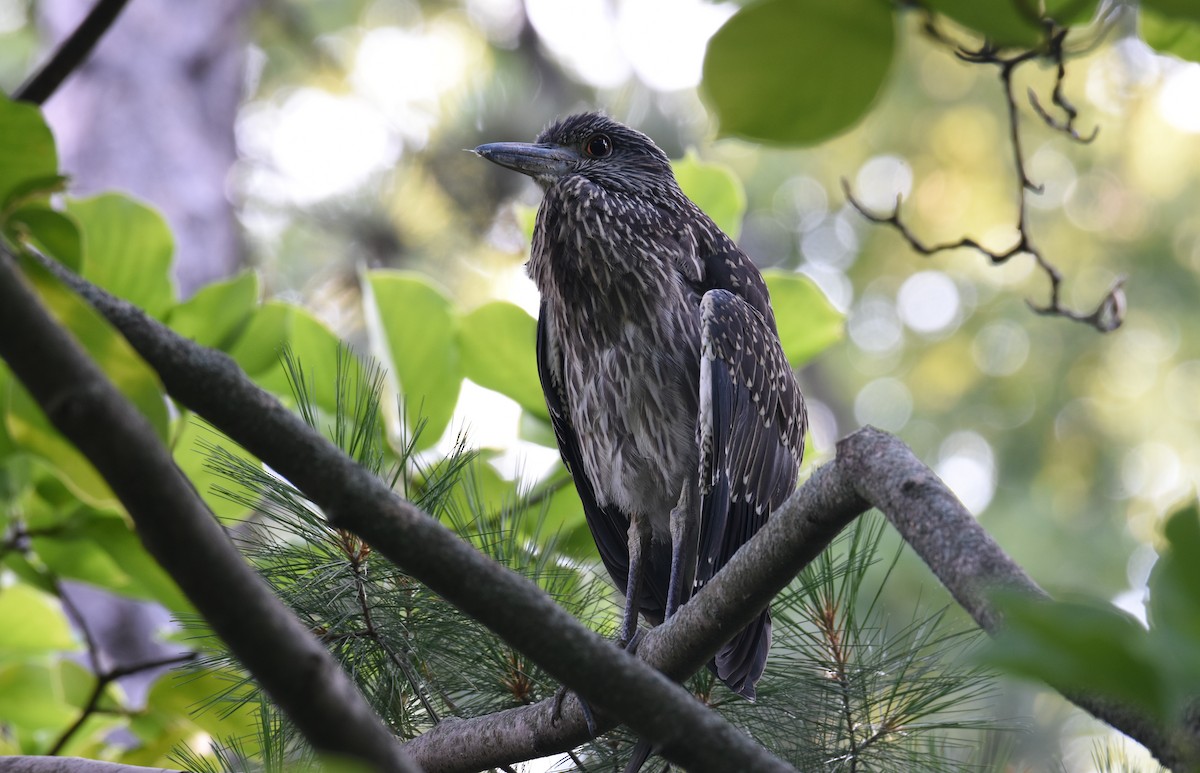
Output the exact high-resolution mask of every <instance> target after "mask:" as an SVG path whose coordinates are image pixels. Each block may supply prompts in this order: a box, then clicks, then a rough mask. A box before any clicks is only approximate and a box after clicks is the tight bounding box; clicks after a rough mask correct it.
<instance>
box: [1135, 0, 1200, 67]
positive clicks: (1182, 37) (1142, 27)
mask: <svg viewBox="0 0 1200 773" xmlns="http://www.w3.org/2000/svg"><path fill="white" fill-rule="evenodd" d="M1198 21H1200V20H1198ZM1138 30H1139V31H1140V32H1141V35H1142V40H1145V41H1146V45H1148V46H1150V47H1151V48H1153V49H1154V50H1155V51H1157V52H1158V53H1160V54H1171V55H1172V56H1177V57H1179V58H1180V59H1186V60H1188V61H1191V62H1200V23H1197V22H1191V21H1187V20H1185V19H1182V18H1174V17H1169V16H1164V15H1163V14H1160V13H1155V12H1154V11H1153V10H1151V9H1150V8H1147V7H1143V8H1142V9H1141V11H1140V13H1139V14H1138Z"/></svg>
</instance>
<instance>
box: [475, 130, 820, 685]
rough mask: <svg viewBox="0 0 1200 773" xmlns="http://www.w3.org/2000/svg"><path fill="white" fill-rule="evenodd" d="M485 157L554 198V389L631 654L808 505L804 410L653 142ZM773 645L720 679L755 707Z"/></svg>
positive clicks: (758, 644) (748, 283)
mask: <svg viewBox="0 0 1200 773" xmlns="http://www.w3.org/2000/svg"><path fill="white" fill-rule="evenodd" d="M474 152H475V153H476V154H477V155H478V156H481V157H482V158H484V159H487V160H488V161H491V162H493V163H495V164H498V165H500V166H502V167H505V168H508V169H511V170H514V171H517V172H520V173H522V174H525V175H528V176H529V177H531V178H533V180H534V181H535V182H536V183H537V184H538V185H539V187H540V188H541V190H542V193H543V197H542V202H541V205H540V207H539V208H538V213H537V219H536V224H535V227H534V232H533V240H532V245H531V249H530V257H529V261H528V263H527V264H526V269H527V272H528V274H529V276H530V277H531V278H532V279H533V282H534V283H535V284H536V285H537V289H538V291H539V294H540V298H541V301H540V307H539V312H538V321H537V341H536V345H537V367H538V375H539V378H540V381H541V386H542V391H543V392H544V394H545V398H546V407H547V409H548V412H549V415H550V420H551V423H552V424H553V428H554V433H555V437H556V440H557V443H558V448H559V452H560V454H561V456H562V460H563V463H564V464H565V466H566V467H567V469H568V470H569V472H570V473H571V476H572V478H573V480H574V484H575V487H576V490H577V491H578V493H579V498H580V501H581V502H582V504H583V511H584V516H585V518H586V521H587V524H588V527H589V529H590V531H591V533H592V536H593V538H594V539H595V542H596V547H597V550H598V552H599V554H600V558H601V561H602V563H603V564H604V567H605V569H606V570H607V572H608V574H609V576H610V577H611V578H612V581H613V584H614V585H616V587H617V588H618V589H619V590H620V591H621V592H622V593H623V594H624V596H625V610H624V615H623V618H622V623H621V629H620V634H619V643H621V644H622V645H625V646H629V645H632V644H634V643H635V641H636V638H637V634H638V618H639V615H640V616H641V617H643V618H644V619H645V620H646V621H647V622H648V623H650V625H652V626H653V625H659V624H661V623H662V622H663V621H664V620H665V619H667V618H669V617H671V616H672V615H673V614H674V613H675V611H676V610H677V609H678V608H679V607H680V606H681V605H683V604H684V603H686V602H687V601H688V599H689V598H690V597H691V595H692V594H693V592H694V591H696V590H698V589H699V588H700V587H702V586H703V585H704V584H706V583H707V582H708V581H709V580H711V579H712V577H713V576H714V575H715V574H716V573H717V572H718V571H719V570H720V569H721V568H722V567H723V566H724V565H725V564H726V563H727V562H728V561H729V559H730V557H731V556H732V555H733V554H734V553H735V552H736V551H737V549H738V548H739V547H741V546H742V545H743V544H744V543H745V542H746V541H747V540H749V539H750V538H751V537H752V536H753V535H754V534H755V532H757V531H758V529H759V528H760V527H761V526H762V525H763V524H764V523H765V522H766V520H767V518H768V517H769V516H770V514H771V513H772V512H773V511H774V510H776V509H777V508H778V507H779V506H780V505H781V504H782V503H783V501H784V500H785V499H786V498H787V497H788V495H789V494H790V493H791V492H792V491H793V490H794V489H795V487H796V481H797V476H798V471H799V466H800V462H801V459H802V456H803V453H804V436H805V430H806V426H807V415H806V412H805V405H804V397H803V395H802V394H801V391H800V387H799V385H798V384H797V382H796V378H795V374H794V373H793V371H792V369H791V367H790V365H789V363H788V360H787V357H786V355H785V354H784V351H783V347H782V345H781V344H780V341H779V334H778V330H777V327H776V323H775V316H774V313H773V311H772V309H771V304H770V296H769V293H768V290H767V286H766V283H765V282H764V280H763V277H762V275H761V273H760V272H759V270H758V269H757V268H756V267H755V265H754V263H753V261H752V260H751V259H750V258H749V257H748V256H747V255H746V253H745V252H743V251H742V250H741V249H740V248H739V247H738V246H737V245H736V243H735V242H734V240H733V239H731V238H730V237H729V236H728V235H727V234H725V233H724V232H723V231H722V230H721V229H720V228H719V227H718V226H717V225H716V224H715V223H714V222H713V221H712V219H711V218H709V217H708V216H707V215H706V214H705V213H704V212H703V211H701V209H700V208H699V207H698V206H697V205H696V204H695V203H693V202H692V201H691V200H690V199H689V198H688V197H687V196H686V195H685V194H684V193H683V191H682V190H681V189H680V187H679V184H678V182H677V181H676V179H675V175H674V172H673V170H672V167H671V162H670V160H669V159H668V157H667V155H666V153H664V152H663V151H662V150H661V149H660V148H659V147H658V146H657V145H656V144H655V143H654V141H653V140H651V139H650V138H649V137H648V136H646V135H645V134H643V133H642V132H640V131H637V130H636V129H633V128H631V127H629V126H626V125H624V124H622V123H620V122H618V121H616V120H615V119H613V118H610V117H608V116H607V115H605V114H603V113H600V112H584V113H579V114H575V115H571V116H568V117H566V118H563V119H561V120H557V121H555V122H553V123H551V124H550V125H549V126H547V128H545V129H544V130H543V131H542V132H541V133H540V134H539V135H538V136H537V138H536V140H535V141H534V142H533V143H523V142H493V143H488V144H484V145H480V146H479V147H477V148H475V150H474ZM770 642H771V616H770V611H769V610H763V611H762V613H761V614H760V615H759V616H758V617H757V618H756V619H755V620H754V621H753V622H751V623H750V624H749V625H748V626H747V627H746V628H745V629H743V630H742V631H740V632H739V633H738V634H737V635H735V636H734V637H733V639H731V640H730V641H729V642H728V643H726V644H725V645H724V646H723V647H722V648H721V649H720V651H719V652H718V653H717V655H716V657H715V658H714V659H713V661H712V662H711V663H710V664H709V667H710V668H711V669H712V670H713V671H714V672H715V673H716V675H717V677H718V678H719V679H720V680H721V681H722V682H724V683H725V684H726V685H727V686H728V687H729V688H730V689H731V690H733V691H734V692H736V693H738V694H740V695H742V696H745V697H747V698H749V699H751V700H753V699H754V698H755V696H756V684H757V682H758V680H759V678H760V677H761V676H762V674H763V671H764V669H765V667H766V660H767V653H768V651H769V649H770Z"/></svg>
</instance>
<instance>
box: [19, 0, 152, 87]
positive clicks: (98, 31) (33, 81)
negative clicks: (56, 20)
mask: <svg viewBox="0 0 1200 773" xmlns="http://www.w3.org/2000/svg"><path fill="white" fill-rule="evenodd" d="M128 2H129V0H97V2H96V4H95V5H94V6H92V10H91V11H89V12H88V15H87V16H86V17H84V19H83V21H82V22H80V23H79V26H78V27H76V28H75V31H74V32H72V33H71V35H70V37H68V38H67V39H66V40H64V41H63V42H62V45H60V46H59V47H58V49H57V50H56V51H55V52H54V54H53V56H51V57H50V60H49V61H48V62H46V63H45V64H44V65H42V68H41V69H40V70H38V71H37V72H36V73H34V75H33V76H32V77H31V78H30V79H29V80H27V81H25V83H24V84H22V85H21V87H20V88H18V89H17V90H16V92H15V93H14V94H13V99H15V100H17V101H20V102H32V103H33V104H35V105H44V104H46V100H48V99H50V97H51V96H52V95H53V94H54V92H55V91H57V90H58V87H59V86H61V85H62V83H63V81H65V80H66V79H67V78H68V76H70V75H71V73H73V72H75V70H76V69H77V68H78V67H79V65H81V64H83V61H84V60H85V59H87V57H88V55H89V54H91V53H92V49H93V48H95V47H96V44H97V43H99V42H100V38H102V37H104V33H105V32H108V28H109V27H111V26H112V23H113V22H114V21H116V20H117V16H118V15H119V14H120V13H121V11H122V10H123V9H124V8H125V5H126V3H128Z"/></svg>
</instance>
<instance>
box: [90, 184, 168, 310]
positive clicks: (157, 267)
mask: <svg viewBox="0 0 1200 773" xmlns="http://www.w3.org/2000/svg"><path fill="white" fill-rule="evenodd" d="M67 212H69V213H70V214H71V215H72V216H74V217H75V219H76V220H77V221H79V225H80V226H81V228H82V230H83V253H84V259H83V278H84V279H87V280H88V281H90V282H92V283H94V284H97V285H99V286H100V287H103V288H104V289H105V290H108V291H109V292H110V293H112V294H113V295H116V296H118V297H120V298H124V299H125V300H127V301H129V302H130V303H132V304H134V305H136V306H140V307H141V308H142V309H143V310H145V311H146V313H148V314H150V315H151V316H153V317H156V318H158V319H162V318H163V317H164V316H165V315H166V312H167V310H168V309H169V308H170V307H171V306H173V305H174V303H175V290H174V288H173V287H172V285H171V256H172V254H173V253H174V251H175V242H174V238H173V237H172V236H171V230H170V229H169V228H168V227H167V224H166V221H164V220H163V219H162V216H161V215H159V214H158V213H157V212H155V211H154V210H153V209H150V208H149V207H147V206H145V205H144V204H140V203H138V202H136V201H134V200H133V199H130V198H127V197H125V196H120V195H117V194H114V193H106V194H101V195H99V196H95V197H93V198H90V199H77V200H72V201H69V202H67Z"/></svg>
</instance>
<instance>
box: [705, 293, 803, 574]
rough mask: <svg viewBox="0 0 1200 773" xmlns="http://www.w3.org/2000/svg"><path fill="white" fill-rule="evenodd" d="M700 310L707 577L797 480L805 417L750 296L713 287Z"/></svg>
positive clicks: (797, 392)
mask: <svg viewBox="0 0 1200 773" xmlns="http://www.w3.org/2000/svg"><path fill="white" fill-rule="evenodd" d="M760 281H761V280H760ZM700 318H701V331H700V342H701V345H700V346H701V348H700V415H699V419H698V421H697V426H696V436H697V442H698V443H699V446H700V494H701V527H700V550H699V556H698V559H699V560H698V566H697V570H696V579H697V582H698V583H700V584H703V583H705V582H707V581H708V580H710V579H711V578H712V576H713V575H714V574H715V573H716V572H717V571H718V570H719V569H720V568H721V567H722V566H724V565H725V563H726V562H728V561H729V559H730V557H731V556H732V555H733V554H734V552H736V551H737V549H738V548H739V547H741V546H742V545H743V544H744V543H745V542H746V541H747V540H749V539H750V537H752V536H753V535H754V533H755V532H757V531H758V529H759V528H760V527H761V526H762V525H763V523H765V522H766V519H767V516H768V515H769V514H770V512H771V511H772V510H774V509H775V508H776V507H778V506H779V505H780V504H782V503H783V500H784V499H786V498H787V496H788V495H789V494H790V493H791V492H792V490H793V489H794V488H795V486H796V474H797V471H798V469H799V466H800V457H801V456H802V454H803V453H804V431H805V423H806V419H805V411H804V398H803V397H802V396H801V394H800V389H799V387H798V386H797V385H796V380H795V378H794V377H793V376H792V372H791V368H790V366H789V365H788V362H787V358H786V357H785V356H784V354H783V349H782V348H781V347H780V345H779V339H778V337H777V336H776V334H775V329H774V325H773V324H771V323H770V322H768V321H767V320H766V319H764V318H763V316H762V315H761V314H760V313H759V312H758V311H757V310H756V309H755V308H754V306H752V305H751V303H749V302H748V301H747V300H746V299H745V298H743V297H741V296H740V295H737V294H735V293H734V292H731V291H730V290H726V289H715V290H709V291H708V292H706V293H705V294H704V297H703V298H702V300H701V302H700Z"/></svg>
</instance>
